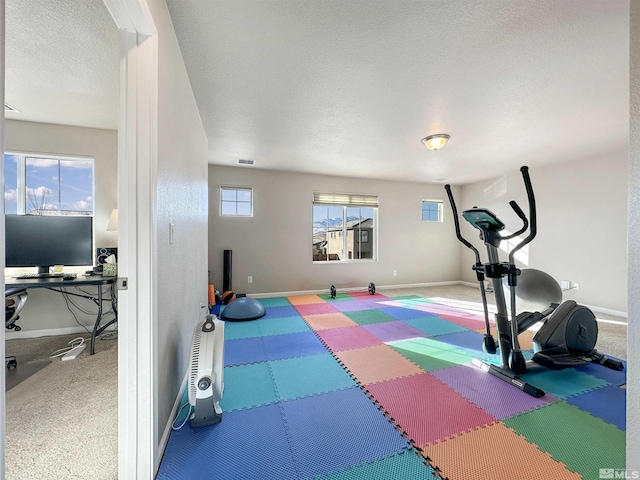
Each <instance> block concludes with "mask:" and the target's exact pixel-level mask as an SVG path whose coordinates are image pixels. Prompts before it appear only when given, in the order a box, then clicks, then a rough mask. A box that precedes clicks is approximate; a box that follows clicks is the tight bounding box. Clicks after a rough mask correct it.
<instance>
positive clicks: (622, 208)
mask: <svg viewBox="0 0 640 480" xmlns="http://www.w3.org/2000/svg"><path fill="white" fill-rule="evenodd" d="M530 175H531V181H532V184H533V190H534V193H535V197H536V205H537V212H538V215H537V219H538V234H537V236H536V238H535V239H534V240H533V242H532V243H531V244H530V245H529V260H530V263H529V266H530V267H533V268H537V269H540V270H544V271H545V272H547V273H549V274H550V275H551V276H553V277H554V278H555V279H556V280H557V281H558V282H560V281H562V280H569V281H572V282H574V283H578V284H579V285H580V288H579V290H578V291H576V290H570V291H567V292H565V296H564V297H565V299H573V300H576V301H578V302H581V303H583V304H585V305H589V306H593V307H597V308H603V309H609V310H614V311H617V312H626V311H627V282H626V278H627V152H626V151H624V152H620V153H618V154H612V155H610V156H607V157H606V158H593V159H581V160H577V161H573V162H567V163H562V164H556V165H552V166H546V167H535V168H531V169H530ZM497 180H500V179H497ZM492 184H495V185H500V182H496V180H493V181H487V182H479V183H475V184H472V185H467V186H465V187H463V188H462V199H461V201H460V202H459V205H458V209H459V210H460V211H462V210H464V209H467V208H470V207H472V206H474V205H478V206H480V207H486V208H489V209H490V210H491V211H493V212H494V213H495V214H496V215H497V216H498V217H499V218H501V219H502V220H503V221H504V222H505V224H506V226H507V227H506V228H507V229H510V230H511V231H515V230H518V229H519V228H520V227H521V226H522V222H521V221H520V220H519V219H518V217H517V216H516V215H515V214H514V213H513V211H512V210H511V207H509V205H508V202H509V201H510V200H516V201H517V202H518V204H519V205H520V207H521V208H522V209H523V210H524V211H525V213H526V212H528V210H527V209H528V206H527V197H526V193H525V190H524V187H523V182H522V176H521V174H520V172H519V171H515V172H512V173H510V174H509V175H507V177H506V186H507V192H506V193H505V194H504V195H502V196H500V197H498V198H493V197H494V196H495V193H496V192H497V191H498V190H499V189H500V188H499V187H495V188H493V189H491V190H489V191H488V193H487V195H486V196H485V193H484V190H485V188H487V187H489V186H490V185H492ZM462 224H463V225H462V227H463V228H464V230H463V232H464V235H465V237H466V238H467V239H469V240H472V239H473V240H474V242H473V243H474V245H475V246H476V247H477V248H478V249H479V250H480V252H481V253H482V254H484V255H485V257H484V258H485V259H486V249H485V247H484V245H483V244H482V243H481V242H480V241H476V239H477V238H478V231H477V230H475V229H473V227H471V226H470V225H469V224H468V223H467V222H466V221H462ZM510 227H511V228H510ZM462 248H463V250H464V253H463V262H462V263H463V268H462V275H463V278H464V279H465V280H467V281H475V275H474V274H473V272H472V271H471V268H470V267H471V265H472V264H473V263H474V259H473V256H472V255H471V253H470V252H469V251H468V250H467V249H466V248H464V247H462ZM503 258H504V260H505V261H506V259H507V255H506V254H505V255H504V257H503ZM483 261H486V260H483Z"/></svg>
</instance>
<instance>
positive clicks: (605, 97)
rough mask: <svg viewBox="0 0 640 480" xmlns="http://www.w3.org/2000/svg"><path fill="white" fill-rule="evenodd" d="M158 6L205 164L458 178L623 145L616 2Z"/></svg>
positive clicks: (624, 4)
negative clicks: (436, 137) (430, 146)
mask: <svg viewBox="0 0 640 480" xmlns="http://www.w3.org/2000/svg"><path fill="white" fill-rule="evenodd" d="M167 3H168V6H169V10H170V13H171V16H172V20H173V23H174V26H175V29H176V34H177V37H178V40H179V43H180V46H181V50H182V54H183V57H184V60H185V63H186V66H187V70H188V72H189V78H190V81H191V85H192V88H193V90H194V93H195V97H196V100H197V103H198V107H199V110H200V115H201V116H202V120H203V124H204V126H205V129H206V132H207V135H208V139H209V152H210V159H209V161H210V162H211V163H214V164H221V165H235V164H236V160H237V159H238V158H242V159H252V160H255V161H256V167H258V168H266V169H278V170H289V171H305V172H314V173H328V174H336V175H345V176H357V177H365V178H386V179H398V180H411V181H425V182H428V181H433V180H435V179H438V178H442V177H447V178H451V182H452V183H456V184H463V183H468V182H471V181H474V180H479V179H484V178H489V177H495V176H498V175H501V174H503V173H505V172H506V171H510V170H514V169H516V168H517V166H519V165H521V164H529V165H530V166H535V165H540V164H548V163H554V162H562V161H568V160H576V159H580V158H588V157H594V156H599V155H606V154H608V153H612V152H615V153H618V154H619V153H620V152H623V151H626V149H627V143H628V72H629V68H628V64H629V62H628V57H629V48H628V45H629V26H628V24H629V2H628V0H563V1H556V0H547V1H531V0H521V1H509V0H503V1H490V0H488V1H478V0H447V1H441V0H438V1H427V0H421V1H404V0H387V1H367V2H362V1H344V0H322V1H320V0H318V1H299V0H273V1H262V0H216V1H205V0H200V1H188V2H185V1H184V0H168V1H167ZM440 132H443V133H448V134H450V135H451V140H450V141H449V144H448V145H447V146H446V147H445V148H444V149H443V150H440V151H437V152H433V151H429V150H427V149H425V147H424V146H423V145H422V144H421V143H420V139H421V138H423V137H424V136H426V135H429V134H433V133H440ZM245 168H246V167H245Z"/></svg>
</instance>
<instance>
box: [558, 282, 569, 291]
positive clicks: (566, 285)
mask: <svg viewBox="0 0 640 480" xmlns="http://www.w3.org/2000/svg"><path fill="white" fill-rule="evenodd" d="M560 288H562V290H569V289H570V288H571V282H570V281H569V280H562V282H560Z"/></svg>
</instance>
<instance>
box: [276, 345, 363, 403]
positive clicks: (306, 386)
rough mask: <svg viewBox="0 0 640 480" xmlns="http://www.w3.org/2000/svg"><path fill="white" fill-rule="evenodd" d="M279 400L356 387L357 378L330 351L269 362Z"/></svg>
mask: <svg viewBox="0 0 640 480" xmlns="http://www.w3.org/2000/svg"><path fill="white" fill-rule="evenodd" d="M270 366H271V371H272V373H273V377H274V379H275V383H276V388H277V391H278V395H279V397H280V398H281V399H282V400H288V399H294V398H300V397H306V396H308V395H316V394H319V393H325V392H331V391H334V390H342V389H344V388H349V387H356V386H357V384H356V382H355V381H354V380H353V379H352V378H351V377H350V376H349V374H348V373H347V372H346V371H345V370H344V369H343V368H342V367H341V366H340V364H338V362H337V361H336V360H335V358H333V356H332V355H331V354H330V353H323V354H320V355H309V356H306V357H296V358H287V359H285V360H276V361H273V362H270Z"/></svg>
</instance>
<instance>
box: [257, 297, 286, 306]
mask: <svg viewBox="0 0 640 480" xmlns="http://www.w3.org/2000/svg"><path fill="white" fill-rule="evenodd" d="M256 300H258V301H259V302H260V303H261V304H262V305H263V306H264V308H268V307H289V306H291V303H290V302H289V300H287V298H286V297H271V298H257V299H256Z"/></svg>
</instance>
